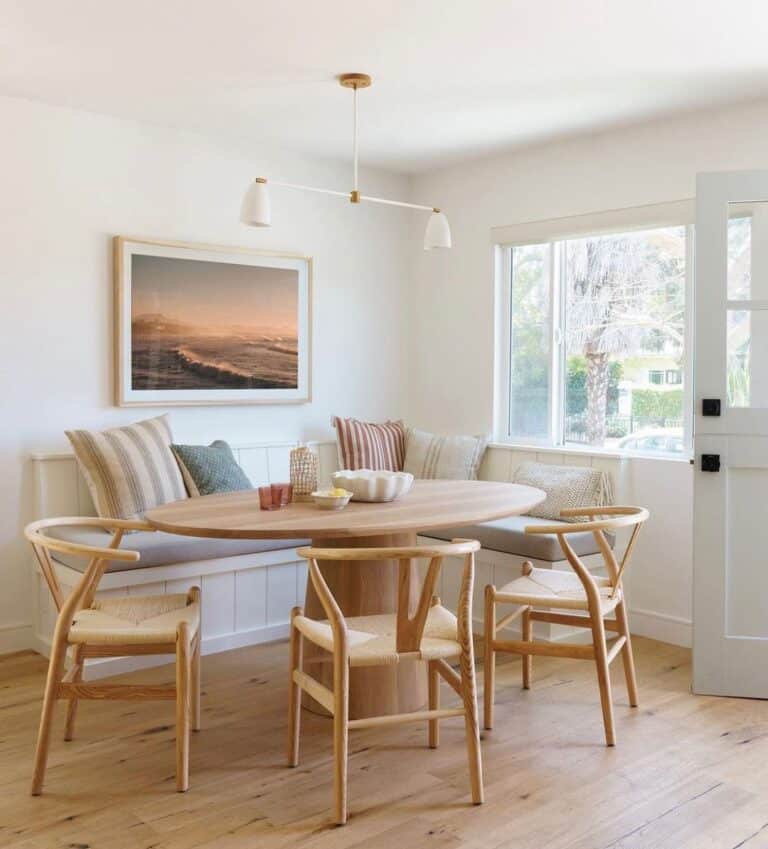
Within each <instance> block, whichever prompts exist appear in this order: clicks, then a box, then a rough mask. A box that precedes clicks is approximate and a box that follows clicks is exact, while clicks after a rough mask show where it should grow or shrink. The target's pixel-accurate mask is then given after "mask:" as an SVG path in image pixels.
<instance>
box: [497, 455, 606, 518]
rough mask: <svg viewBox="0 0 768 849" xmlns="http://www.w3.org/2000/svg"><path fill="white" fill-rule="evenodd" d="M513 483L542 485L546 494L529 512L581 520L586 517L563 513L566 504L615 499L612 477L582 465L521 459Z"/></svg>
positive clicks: (587, 504) (589, 504)
mask: <svg viewBox="0 0 768 849" xmlns="http://www.w3.org/2000/svg"><path fill="white" fill-rule="evenodd" d="M513 482H514V483H522V484H527V485H528V486H535V487H537V488H538V489H543V490H544V492H546V493H547V497H546V498H545V499H544V501H542V502H541V504H537V505H536V507H534V508H533V509H532V510H530V511H529V513H528V515H529V516H537V517H539V518H541V519H558V520H561V521H563V522H581V521H584V518H583V517H579V516H573V517H569V516H561V515H560V511H561V510H562V509H564V508H565V507H605V506H607V505H608V504H612V503H613V491H612V486H611V478H610V475H608V474H607V473H606V472H602V471H600V470H599V469H590V468H585V467H583V466H550V465H549V464H547V463H534V462H527V463H521V464H520V465H519V466H518V467H517V469H516V471H515V475H514V478H513Z"/></svg>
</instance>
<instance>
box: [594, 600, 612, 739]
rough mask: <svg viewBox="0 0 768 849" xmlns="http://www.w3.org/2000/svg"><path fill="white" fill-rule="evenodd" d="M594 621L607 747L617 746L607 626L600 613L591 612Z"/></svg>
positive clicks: (596, 662) (598, 678)
mask: <svg viewBox="0 0 768 849" xmlns="http://www.w3.org/2000/svg"><path fill="white" fill-rule="evenodd" d="M590 614H591V619H592V641H593V644H594V647H595V664H596V666H597V681H598V684H599V685H600V704H601V706H602V709H603V725H604V726H605V745H606V746H615V745H616V729H615V727H614V724H613V701H612V698H611V673H610V668H609V666H608V647H607V645H606V642H605V625H604V623H603V618H602V616H601V615H600V612H599V611H590Z"/></svg>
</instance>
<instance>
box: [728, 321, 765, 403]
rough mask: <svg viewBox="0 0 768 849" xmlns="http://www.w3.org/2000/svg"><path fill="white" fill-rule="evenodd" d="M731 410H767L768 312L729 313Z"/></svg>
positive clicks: (729, 391)
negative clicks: (754, 408)
mask: <svg viewBox="0 0 768 849" xmlns="http://www.w3.org/2000/svg"><path fill="white" fill-rule="evenodd" d="M727 340H728V341H727V369H728V406H729V407H757V408H761V409H765V408H766V407H768V312H767V311H764V310H755V311H749V310H728V324H727Z"/></svg>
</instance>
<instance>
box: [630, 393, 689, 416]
mask: <svg viewBox="0 0 768 849" xmlns="http://www.w3.org/2000/svg"><path fill="white" fill-rule="evenodd" d="M632 415H633V417H634V418H636V419H646V418H647V419H660V420H661V419H682V417H683V390H682V389H669V390H667V391H666V392H665V391H663V390H661V389H635V391H634V392H633V393H632Z"/></svg>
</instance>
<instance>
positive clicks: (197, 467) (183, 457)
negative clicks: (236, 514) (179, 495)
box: [171, 439, 253, 497]
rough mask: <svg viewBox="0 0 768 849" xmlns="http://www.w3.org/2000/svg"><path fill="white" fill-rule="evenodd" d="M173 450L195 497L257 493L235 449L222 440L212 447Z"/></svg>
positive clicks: (188, 490) (173, 447) (189, 446)
mask: <svg viewBox="0 0 768 849" xmlns="http://www.w3.org/2000/svg"><path fill="white" fill-rule="evenodd" d="M171 450H172V451H173V453H174V454H175V455H176V460H177V461H178V463H179V469H180V470H181V475H182V477H183V478H184V483H185V484H186V485H187V492H188V493H189V494H190V495H191V496H192V497H196V496H198V495H212V494H213V493H214V492H240V491H241V490H244V489H253V484H252V483H251V482H250V481H249V480H248V476H247V475H246V474H245V472H244V471H243V470H242V469H241V468H240V466H238V464H237V460H235V455H234V454H233V453H232V449H231V448H230V447H229V445H228V444H227V443H226V442H224V440H222V439H217V440H216V441H215V442H212V443H211V444H210V445H171Z"/></svg>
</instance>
